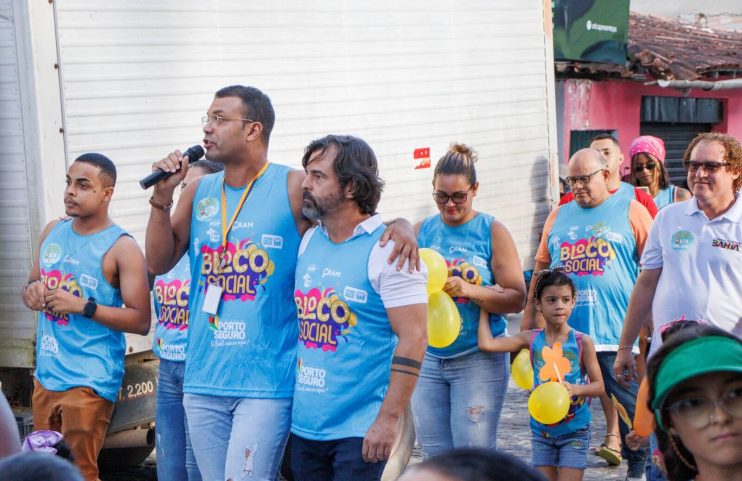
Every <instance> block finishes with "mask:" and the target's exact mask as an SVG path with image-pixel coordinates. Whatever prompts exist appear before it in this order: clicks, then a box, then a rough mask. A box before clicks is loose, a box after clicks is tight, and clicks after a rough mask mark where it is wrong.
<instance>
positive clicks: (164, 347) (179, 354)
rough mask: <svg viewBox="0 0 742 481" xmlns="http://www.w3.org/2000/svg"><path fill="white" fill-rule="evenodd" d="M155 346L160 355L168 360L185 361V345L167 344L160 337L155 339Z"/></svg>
mask: <svg viewBox="0 0 742 481" xmlns="http://www.w3.org/2000/svg"><path fill="white" fill-rule="evenodd" d="M156 342H157V348H158V349H159V350H160V357H162V358H164V359H167V360H168V361H185V345H183V344H168V343H166V342H165V340H164V339H163V338H161V337H158V338H157V339H156Z"/></svg>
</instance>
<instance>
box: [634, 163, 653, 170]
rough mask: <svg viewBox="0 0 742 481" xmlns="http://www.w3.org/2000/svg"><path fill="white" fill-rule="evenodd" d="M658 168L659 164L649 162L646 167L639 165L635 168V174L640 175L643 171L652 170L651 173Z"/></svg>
mask: <svg viewBox="0 0 742 481" xmlns="http://www.w3.org/2000/svg"><path fill="white" fill-rule="evenodd" d="M656 168H657V163H656V162H647V163H646V164H644V165H637V166H636V167H634V172H636V173H639V172H641V171H643V170H650V171H651V170H654V169H656Z"/></svg>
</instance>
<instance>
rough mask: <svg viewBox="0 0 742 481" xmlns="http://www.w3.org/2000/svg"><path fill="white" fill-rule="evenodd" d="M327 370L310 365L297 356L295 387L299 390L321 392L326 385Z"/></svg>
mask: <svg viewBox="0 0 742 481" xmlns="http://www.w3.org/2000/svg"><path fill="white" fill-rule="evenodd" d="M326 378H327V371H326V370H324V369H320V368H316V367H310V366H307V365H305V364H304V362H303V361H302V359H301V358H299V360H298V362H297V364H296V389H297V390H299V391H311V392H317V393H323V392H326V391H327V387H326Z"/></svg>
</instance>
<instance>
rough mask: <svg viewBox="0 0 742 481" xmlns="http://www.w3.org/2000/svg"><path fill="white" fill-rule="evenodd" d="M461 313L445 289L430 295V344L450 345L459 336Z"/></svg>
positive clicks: (434, 345)
mask: <svg viewBox="0 0 742 481" xmlns="http://www.w3.org/2000/svg"><path fill="white" fill-rule="evenodd" d="M460 330H461V315H460V314H459V310H458V309H456V303H455V302H453V299H451V296H449V295H448V294H446V293H445V292H443V291H438V292H434V293H433V294H431V295H430V297H428V344H430V345H431V346H432V347H446V346H450V345H451V344H452V343H453V341H455V340H456V338H457V337H458V336H459V331H460Z"/></svg>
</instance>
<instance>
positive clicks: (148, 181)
mask: <svg viewBox="0 0 742 481" xmlns="http://www.w3.org/2000/svg"><path fill="white" fill-rule="evenodd" d="M203 156H204V148H203V147H201V146H200V145H194V146H193V147H191V148H190V149H188V150H186V151H185V152H183V157H188V163H189V164H192V163H194V162H195V161H197V160H198V159H200V158H201V157H203ZM171 175H173V174H172V173H171V172H165V171H164V170H162V169H157V170H155V171H154V172H152V173H151V174H149V175H148V176H147V177H145V178H143V179H142V180H140V181H139V185H141V186H142V189H144V190H147V189H149V188H150V187H152V186H153V185H155V184H156V183H158V182H159V181H161V180H163V179H167V178H168V177H170V176H171Z"/></svg>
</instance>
